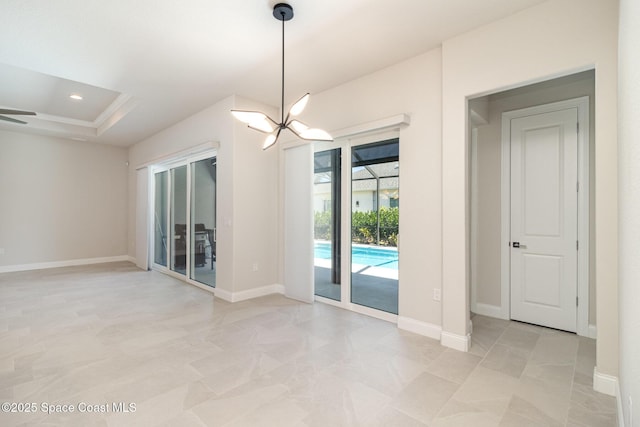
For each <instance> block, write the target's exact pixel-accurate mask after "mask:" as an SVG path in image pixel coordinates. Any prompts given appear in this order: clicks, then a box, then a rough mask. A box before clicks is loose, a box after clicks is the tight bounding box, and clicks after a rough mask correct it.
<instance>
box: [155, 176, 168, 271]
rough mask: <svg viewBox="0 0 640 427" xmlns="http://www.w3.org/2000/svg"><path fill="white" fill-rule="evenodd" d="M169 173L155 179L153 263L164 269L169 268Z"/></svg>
mask: <svg viewBox="0 0 640 427" xmlns="http://www.w3.org/2000/svg"><path fill="white" fill-rule="evenodd" d="M168 176H169V174H168V173H167V171H164V172H158V173H156V174H155V175H154V177H155V198H154V208H153V212H154V215H153V217H154V219H153V222H154V226H153V229H154V239H153V242H154V247H153V261H154V262H155V263H156V264H158V265H161V266H163V267H166V266H167V177H168Z"/></svg>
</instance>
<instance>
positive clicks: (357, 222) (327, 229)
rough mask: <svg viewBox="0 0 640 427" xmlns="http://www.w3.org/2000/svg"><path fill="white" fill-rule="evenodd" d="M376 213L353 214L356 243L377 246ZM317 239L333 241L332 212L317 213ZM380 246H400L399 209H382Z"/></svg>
mask: <svg viewBox="0 0 640 427" xmlns="http://www.w3.org/2000/svg"><path fill="white" fill-rule="evenodd" d="M377 221H378V215H377V214H376V212H375V211H368V212H353V213H352V214H351V239H352V241H353V242H354V243H364V244H377V243H378V242H376V225H377ZM314 224H315V238H316V239H321V240H331V212H330V211H327V212H316V213H315V222H314ZM379 244H380V245H383V246H398V208H386V207H383V208H380V243H379Z"/></svg>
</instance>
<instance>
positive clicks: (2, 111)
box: [0, 108, 36, 116]
mask: <svg viewBox="0 0 640 427" xmlns="http://www.w3.org/2000/svg"><path fill="white" fill-rule="evenodd" d="M0 114H15V115H17V116H35V115H36V113H34V112H33V111H22V110H11V109H8V108H0Z"/></svg>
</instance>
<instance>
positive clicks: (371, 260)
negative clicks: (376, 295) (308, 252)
mask: <svg viewBox="0 0 640 427" xmlns="http://www.w3.org/2000/svg"><path fill="white" fill-rule="evenodd" d="M314 256H315V258H320V259H330V258H331V243H329V242H326V243H325V242H316V243H315V245H314ZM351 262H352V263H353V264H360V265H370V266H372V267H381V268H389V269H393V270H397V269H398V249H397V248H381V247H378V246H365V245H358V246H352V247H351Z"/></svg>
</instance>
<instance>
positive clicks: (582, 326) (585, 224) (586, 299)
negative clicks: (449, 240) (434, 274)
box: [500, 96, 595, 338]
mask: <svg viewBox="0 0 640 427" xmlns="http://www.w3.org/2000/svg"><path fill="white" fill-rule="evenodd" d="M567 108H577V110H578V183H577V184H576V185H578V186H579V187H577V188H576V191H577V193H578V221H577V224H578V242H579V245H578V267H577V279H578V288H577V295H578V302H579V303H578V309H577V319H576V333H577V334H578V335H581V336H586V337H591V338H595V329H594V328H591V327H590V326H589V305H590V296H589V191H590V189H589V175H590V171H589V97H588V96H583V97H579V98H573V99H568V100H565V101H559V102H553V103H550V104H543V105H537V106H534V107H529V108H523V109H519V110H513V111H506V112H504V113H502V138H501V139H502V152H501V156H502V158H501V175H500V180H501V198H500V199H501V208H500V215H501V241H500V242H501V250H500V266H501V268H500V270H501V271H500V286H501V291H500V306H501V315H502V317H503V318H504V319H510V318H511V302H510V301H511V258H510V257H511V251H510V246H509V245H510V240H511V120H512V119H516V118H520V117H526V116H531V115H534V114H542V113H548V112H553V111H558V110H564V109H567ZM580 302H583V303H580Z"/></svg>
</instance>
